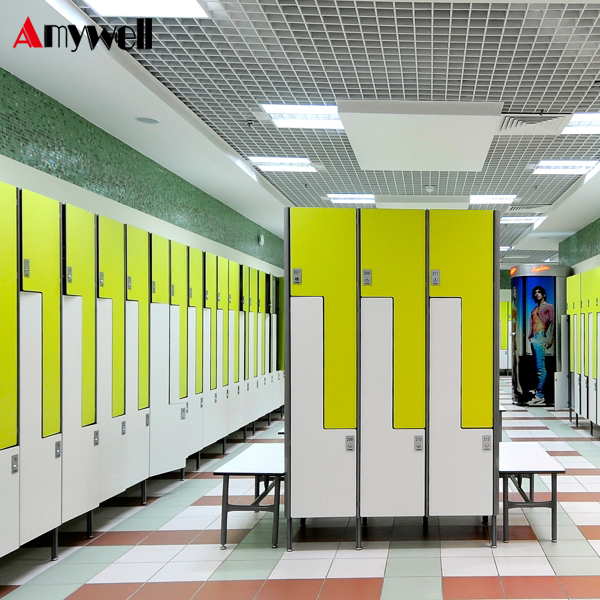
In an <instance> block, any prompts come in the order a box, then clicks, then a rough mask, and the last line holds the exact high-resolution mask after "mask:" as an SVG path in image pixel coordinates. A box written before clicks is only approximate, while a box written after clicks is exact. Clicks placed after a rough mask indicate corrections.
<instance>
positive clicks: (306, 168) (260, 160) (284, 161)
mask: <svg viewBox="0 0 600 600" xmlns="http://www.w3.org/2000/svg"><path fill="white" fill-rule="evenodd" d="M248 159H249V160H251V161H252V163H253V164H254V165H255V166H256V167H258V168H259V169H260V170H261V171H286V172H288V173H316V172H317V169H315V167H314V166H313V165H312V163H311V162H310V160H309V159H308V158H289V157H281V156H249V157H248Z"/></svg>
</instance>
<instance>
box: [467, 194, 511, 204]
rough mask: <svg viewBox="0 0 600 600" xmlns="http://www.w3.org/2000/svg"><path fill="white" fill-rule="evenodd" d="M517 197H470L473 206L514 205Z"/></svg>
mask: <svg viewBox="0 0 600 600" xmlns="http://www.w3.org/2000/svg"><path fill="white" fill-rule="evenodd" d="M516 198H517V196H516V194H514V195H507V196H494V195H492V196H470V202H471V204H512V203H513V202H514V201H515V200H516Z"/></svg>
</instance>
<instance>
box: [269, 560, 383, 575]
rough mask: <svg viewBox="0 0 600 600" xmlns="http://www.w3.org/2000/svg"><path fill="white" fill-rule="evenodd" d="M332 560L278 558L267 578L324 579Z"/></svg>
mask: <svg viewBox="0 0 600 600" xmlns="http://www.w3.org/2000/svg"><path fill="white" fill-rule="evenodd" d="M332 562H333V561H332V560H331V559H328V558H313V559H307V560H280V561H279V562H278V563H277V564H276V565H275V568H274V569H273V571H271V574H270V575H269V579H324V578H325V577H327V573H328V572H329V569H330V567H331V563H332ZM380 577H383V575H380Z"/></svg>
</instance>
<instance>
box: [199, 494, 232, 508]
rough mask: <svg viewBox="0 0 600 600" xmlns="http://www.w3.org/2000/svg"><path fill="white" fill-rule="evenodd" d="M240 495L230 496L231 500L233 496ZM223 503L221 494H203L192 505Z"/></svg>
mask: <svg viewBox="0 0 600 600" xmlns="http://www.w3.org/2000/svg"><path fill="white" fill-rule="evenodd" d="M237 497H238V496H229V501H230V502H231V501H232V498H237ZM220 504H221V496H202V498H198V500H196V502H192V506H220Z"/></svg>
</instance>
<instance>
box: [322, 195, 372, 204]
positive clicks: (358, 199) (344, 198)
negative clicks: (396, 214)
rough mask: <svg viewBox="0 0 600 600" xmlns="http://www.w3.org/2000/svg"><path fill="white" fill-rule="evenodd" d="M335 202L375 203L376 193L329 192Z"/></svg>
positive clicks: (330, 197)
mask: <svg viewBox="0 0 600 600" xmlns="http://www.w3.org/2000/svg"><path fill="white" fill-rule="evenodd" d="M327 197H328V198H329V199H330V200H331V202H333V204H375V194H327Z"/></svg>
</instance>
